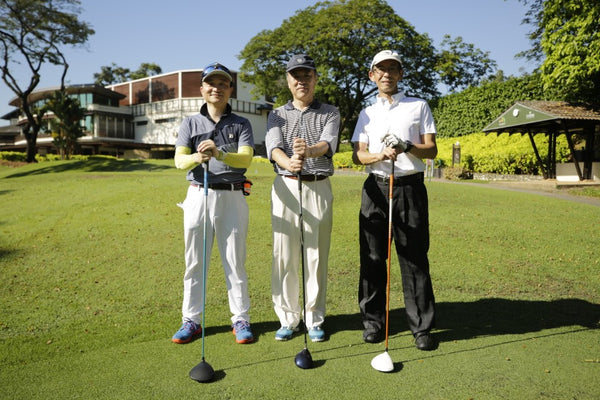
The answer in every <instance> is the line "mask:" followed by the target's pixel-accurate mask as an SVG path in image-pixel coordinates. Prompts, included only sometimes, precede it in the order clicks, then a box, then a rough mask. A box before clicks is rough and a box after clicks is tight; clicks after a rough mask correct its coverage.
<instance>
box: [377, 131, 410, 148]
mask: <svg viewBox="0 0 600 400" xmlns="http://www.w3.org/2000/svg"><path fill="white" fill-rule="evenodd" d="M381 142H382V143H383V144H385V146H386V147H393V148H395V149H397V150H402V152H405V151H406V149H408V148H410V147H412V146H411V143H410V142H409V141H404V140H402V139H400V138H398V137H396V136H395V135H394V134H392V133H389V132H388V133H386V134H385V135H383V136H382V137H381Z"/></svg>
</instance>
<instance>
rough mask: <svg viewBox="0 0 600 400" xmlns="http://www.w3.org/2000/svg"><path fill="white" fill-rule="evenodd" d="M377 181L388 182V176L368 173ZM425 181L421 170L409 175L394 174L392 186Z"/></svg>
mask: <svg viewBox="0 0 600 400" xmlns="http://www.w3.org/2000/svg"><path fill="white" fill-rule="evenodd" d="M369 175H370V176H372V177H373V179H375V181H377V183H382V184H385V185H387V184H389V182H390V178H389V177H388V176H380V175H377V174H369ZM424 181H425V175H424V174H423V173H422V172H418V173H416V174H411V175H403V176H394V186H403V185H412V184H414V183H421V182H424Z"/></svg>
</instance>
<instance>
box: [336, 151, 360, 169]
mask: <svg viewBox="0 0 600 400" xmlns="http://www.w3.org/2000/svg"><path fill="white" fill-rule="evenodd" d="M333 167H334V168H353V169H356V170H363V169H364V166H363V165H356V164H354V162H353V161H352V152H351V151H345V152H341V153H340V152H337V153H336V154H334V156H333Z"/></svg>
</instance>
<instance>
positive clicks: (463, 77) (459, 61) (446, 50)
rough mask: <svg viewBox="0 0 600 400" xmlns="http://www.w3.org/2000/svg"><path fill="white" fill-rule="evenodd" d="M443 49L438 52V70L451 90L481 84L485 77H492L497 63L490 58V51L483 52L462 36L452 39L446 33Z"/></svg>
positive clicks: (455, 90) (454, 90) (442, 79)
mask: <svg viewBox="0 0 600 400" xmlns="http://www.w3.org/2000/svg"><path fill="white" fill-rule="evenodd" d="M441 46H442V50H441V51H440V53H439V54H438V63H437V70H438V71H439V74H440V78H441V81H442V83H444V84H445V85H446V86H448V88H449V89H450V91H451V92H457V91H459V90H463V89H466V88H467V87H469V86H477V85H479V84H480V83H481V82H482V81H483V79H484V78H490V76H491V74H492V73H493V72H494V71H495V70H496V67H497V64H496V62H495V61H494V60H492V59H490V57H489V55H490V52H489V51H486V52H483V51H481V50H479V49H477V48H475V46H474V45H472V44H470V43H465V42H463V39H462V37H460V36H459V37H457V38H454V39H452V38H451V37H450V36H449V35H444V40H443V41H442V44H441Z"/></svg>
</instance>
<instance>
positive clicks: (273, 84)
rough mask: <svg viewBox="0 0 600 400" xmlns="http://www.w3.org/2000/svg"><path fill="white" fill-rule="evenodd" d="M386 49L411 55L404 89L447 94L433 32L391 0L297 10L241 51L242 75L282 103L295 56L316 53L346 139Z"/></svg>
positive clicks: (320, 93) (347, 0)
mask: <svg viewBox="0 0 600 400" xmlns="http://www.w3.org/2000/svg"><path fill="white" fill-rule="evenodd" d="M384 49H393V50H396V51H398V52H399V53H400V54H401V56H402V58H403V59H404V60H405V62H404V69H405V72H404V79H403V80H402V81H401V83H400V85H401V87H400V89H401V90H403V91H406V92H408V93H410V94H412V95H416V96H420V97H423V98H426V99H431V98H435V97H437V96H439V92H438V90H437V86H438V83H439V82H440V76H439V74H438V71H437V68H436V66H437V64H438V60H439V58H438V54H437V53H436V51H435V49H434V47H433V45H432V42H431V39H430V38H429V36H428V35H426V34H419V33H417V32H416V31H415V29H414V27H413V26H412V25H411V24H409V23H408V22H407V21H405V20H404V19H402V18H401V17H399V16H398V15H396V13H395V12H394V10H393V8H392V7H390V6H389V5H388V4H387V3H386V1H385V0H332V1H324V2H319V3H316V4H315V5H313V6H311V7H308V8H306V9H304V10H299V11H297V12H296V14H294V15H293V16H292V17H290V18H289V19H286V20H285V21H283V23H282V24H281V26H280V27H279V28H276V29H274V30H264V31H262V32H260V33H259V34H258V35H256V36H255V37H253V38H252V39H251V40H250V41H249V42H248V43H247V44H246V46H245V47H244V49H243V50H242V51H241V53H240V54H239V56H238V57H239V58H240V60H243V64H242V67H241V69H240V72H241V77H242V79H243V80H245V81H249V82H251V83H253V84H254V85H255V87H256V91H257V92H258V93H260V94H263V95H265V96H266V98H267V99H271V100H273V101H274V102H275V105H281V104H284V103H285V102H286V101H287V100H288V99H289V98H290V93H289V91H288V89H287V85H286V80H285V65H286V62H287V60H288V59H289V57H290V56H291V55H293V54H297V53H307V54H309V55H310V56H311V57H313V58H314V59H315V62H316V64H317V68H318V71H317V72H318V74H319V83H318V85H317V92H316V96H317V97H318V98H319V99H321V100H322V101H325V102H328V103H331V104H334V105H336V106H337V107H338V108H339V110H340V114H341V135H340V139H343V138H346V139H347V138H349V137H350V135H351V134H352V132H353V130H354V125H355V123H356V118H357V117H358V113H359V111H360V109H361V108H362V107H364V106H365V104H366V102H367V100H368V99H369V98H370V97H372V96H373V95H374V94H375V93H376V91H377V88H376V86H375V85H374V84H373V83H372V82H371V81H370V80H369V78H368V69H369V66H370V62H371V60H372V58H373V56H374V55H375V54H376V53H377V52H379V51H380V50H384ZM453 62H455V63H460V62H462V60H461V59H460V57H459V59H458V60H453Z"/></svg>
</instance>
